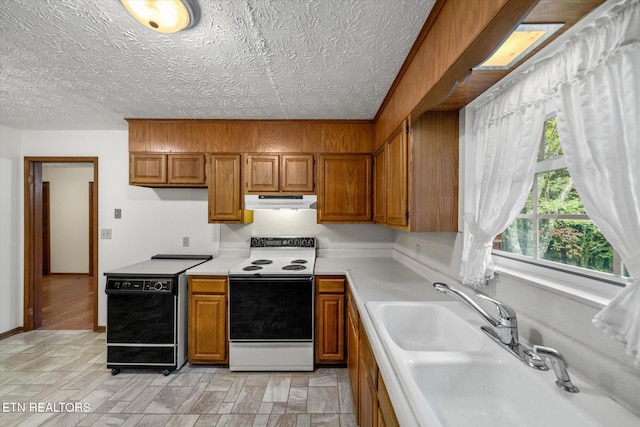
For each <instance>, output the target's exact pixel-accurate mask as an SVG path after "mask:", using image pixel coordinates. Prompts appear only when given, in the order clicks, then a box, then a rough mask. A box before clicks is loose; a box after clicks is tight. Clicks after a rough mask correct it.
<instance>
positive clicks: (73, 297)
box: [40, 274, 95, 330]
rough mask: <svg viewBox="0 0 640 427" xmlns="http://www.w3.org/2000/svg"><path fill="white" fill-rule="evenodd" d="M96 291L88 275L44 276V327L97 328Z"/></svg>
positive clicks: (56, 328) (61, 328)
mask: <svg viewBox="0 0 640 427" xmlns="http://www.w3.org/2000/svg"><path fill="white" fill-rule="evenodd" d="M94 298H95V291H94V290H93V289H92V285H91V276H89V275H87V274H50V275H47V276H43V277H42V327H41V328H40V329H49V330H70V329H84V330H93V304H94Z"/></svg>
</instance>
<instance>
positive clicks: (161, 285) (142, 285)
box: [105, 277, 173, 294]
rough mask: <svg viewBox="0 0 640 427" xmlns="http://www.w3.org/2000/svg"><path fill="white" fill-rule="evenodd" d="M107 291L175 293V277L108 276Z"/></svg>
mask: <svg viewBox="0 0 640 427" xmlns="http://www.w3.org/2000/svg"><path fill="white" fill-rule="evenodd" d="M105 292H106V293H108V294H109V293H129V292H131V293H145V294H148V293H154V294H155V293H160V294H171V293H173V279H167V278H157V279H134V278H131V279H128V278H119V277H114V278H108V279H107V285H106V287H105Z"/></svg>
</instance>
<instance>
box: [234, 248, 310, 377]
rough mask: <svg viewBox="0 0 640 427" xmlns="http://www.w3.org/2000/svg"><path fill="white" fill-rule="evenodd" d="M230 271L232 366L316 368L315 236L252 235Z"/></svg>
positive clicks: (293, 368) (267, 368)
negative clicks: (246, 250)
mask: <svg viewBox="0 0 640 427" xmlns="http://www.w3.org/2000/svg"><path fill="white" fill-rule="evenodd" d="M250 246H251V247H250V256H249V259H248V260H246V261H245V262H242V263H241V264H238V265H237V266H235V267H233V268H232V269H231V270H230V271H229V369H230V370H232V371H312V370H313V369H314V277H313V269H314V266H315V257H316V239H315V237H252V238H251V242H250Z"/></svg>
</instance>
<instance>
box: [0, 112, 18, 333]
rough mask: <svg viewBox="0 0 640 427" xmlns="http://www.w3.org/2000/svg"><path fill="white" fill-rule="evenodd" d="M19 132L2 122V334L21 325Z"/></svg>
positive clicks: (0, 312)
mask: <svg viewBox="0 0 640 427" xmlns="http://www.w3.org/2000/svg"><path fill="white" fill-rule="evenodd" d="M20 140H21V136H20V132H19V131H17V130H15V129H12V128H8V127H6V126H1V125H0V333H2V332H6V331H10V330H12V329H15V328H18V327H20V326H22V300H23V294H22V286H21V285H20V284H21V283H22V245H21V239H20V233H21V231H20V212H21V211H20V209H19V207H20V196H19V194H20V191H21V190H20V189H21V188H22V179H21V175H20V170H21V168H22V162H21V156H20Z"/></svg>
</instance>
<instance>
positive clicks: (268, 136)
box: [127, 119, 374, 153]
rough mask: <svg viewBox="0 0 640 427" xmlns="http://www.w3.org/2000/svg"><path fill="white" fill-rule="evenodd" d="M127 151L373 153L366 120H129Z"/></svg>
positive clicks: (370, 124)
mask: <svg viewBox="0 0 640 427" xmlns="http://www.w3.org/2000/svg"><path fill="white" fill-rule="evenodd" d="M127 121H128V122H129V151H130V152H148V153H180V152H182V153H197V152H201V153H205V152H207V153H225V152H244V153H247V152H264V153H286V152H292V153H313V152H318V153H323V152H335V153H369V152H371V147H372V144H373V132H374V127H373V122H371V121H366V120H362V121H360V120H354V121H349V120H343V121H340V120H338V121H324V120H189V119H185V120H165V119H127Z"/></svg>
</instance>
